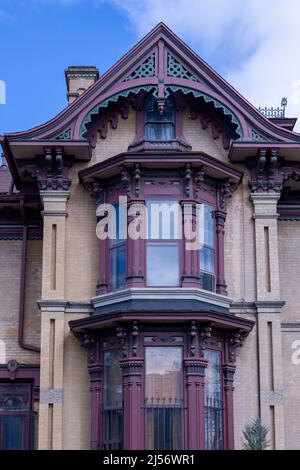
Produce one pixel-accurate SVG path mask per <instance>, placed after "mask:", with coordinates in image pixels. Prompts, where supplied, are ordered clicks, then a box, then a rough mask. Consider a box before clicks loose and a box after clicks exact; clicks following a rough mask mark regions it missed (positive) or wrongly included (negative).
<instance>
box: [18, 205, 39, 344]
mask: <svg viewBox="0 0 300 470" xmlns="http://www.w3.org/2000/svg"><path fill="white" fill-rule="evenodd" d="M22 202H23V201H22ZM22 209H23V207H22V204H21V212H23V211H22ZM27 238H28V227H27V225H26V224H25V223H24V225H23V240H22V257H21V279H20V297H19V328H18V342H19V346H20V347H21V348H22V349H27V350H28V351H34V352H40V348H38V347H37V346H32V345H30V344H26V343H25V342H24V317H25V281H26V255H27Z"/></svg>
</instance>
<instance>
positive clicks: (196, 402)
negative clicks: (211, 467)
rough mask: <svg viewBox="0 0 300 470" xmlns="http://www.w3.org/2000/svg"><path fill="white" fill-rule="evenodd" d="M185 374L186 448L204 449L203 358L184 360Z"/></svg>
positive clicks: (205, 365) (205, 364) (204, 366)
mask: <svg viewBox="0 0 300 470" xmlns="http://www.w3.org/2000/svg"><path fill="white" fill-rule="evenodd" d="M184 366H185V374H186V390H185V395H186V404H185V406H186V409H187V412H186V415H187V416H186V432H185V435H186V449H187V450H196V449H197V450H202V449H205V411H204V387H205V368H206V367H207V362H206V361H204V360H203V359H198V360H197V359H195V358H193V359H192V358H191V359H190V358H189V359H186V360H185V361H184Z"/></svg>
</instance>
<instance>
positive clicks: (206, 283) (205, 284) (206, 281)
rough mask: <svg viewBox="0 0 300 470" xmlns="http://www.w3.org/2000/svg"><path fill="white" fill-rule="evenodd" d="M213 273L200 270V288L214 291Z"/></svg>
mask: <svg viewBox="0 0 300 470" xmlns="http://www.w3.org/2000/svg"><path fill="white" fill-rule="evenodd" d="M215 279H216V277H215V275H214V274H209V273H206V272H204V271H201V280H202V289H204V290H207V291H209V292H215Z"/></svg>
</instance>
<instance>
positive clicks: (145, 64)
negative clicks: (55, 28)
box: [0, 24, 300, 450]
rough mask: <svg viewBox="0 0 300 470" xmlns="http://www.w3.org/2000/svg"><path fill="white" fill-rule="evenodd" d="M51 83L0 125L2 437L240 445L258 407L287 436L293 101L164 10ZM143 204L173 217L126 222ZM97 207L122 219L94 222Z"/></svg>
mask: <svg viewBox="0 0 300 470" xmlns="http://www.w3.org/2000/svg"><path fill="white" fill-rule="evenodd" d="M66 82H67V91H68V93H67V96H68V106H67V107H66V108H65V109H64V110H63V111H62V112H61V113H60V114H59V115H57V116H56V117H55V118H53V119H52V120H51V121H49V122H47V123H45V124H42V125H40V126H38V127H36V128H34V129H31V130H28V131H24V132H18V133H11V134H7V135H4V136H1V137H0V140H1V145H2V151H3V158H2V166H1V168H0V260H1V272H0V275H1V282H0V299H1V302H0V448H2V449H5V448H10V449H32V448H38V449H159V450H162V449H200V450H201V449H239V448H241V438H242V431H243V429H244V427H245V425H246V424H247V423H249V421H251V420H253V419H254V418H256V417H257V416H260V417H261V418H262V420H263V422H264V423H265V424H267V425H268V426H269V429H270V434H269V436H270V447H271V448H273V449H284V448H287V449H297V448H298V449H299V448H300V439H299V435H300V424H299V422H300V420H299V419H298V414H299V416H300V412H299V392H300V369H299V367H300V365H299V366H297V360H293V353H294V356H295V351H296V348H297V341H298V340H299V339H300V316H299V315H300V312H299V311H298V307H299V304H300V290H299V288H298V283H299V281H298V279H299V276H300V267H299V263H298V259H297V256H298V252H299V248H300V238H299V236H300V222H299V221H300V182H299V180H300V135H299V134H297V133H296V132H294V131H293V128H294V125H295V122H296V120H295V119H288V118H286V117H284V116H283V115H282V116H280V115H278V116H277V117H271V118H268V117H267V116H264V115H262V114H261V113H260V112H259V111H258V110H257V109H255V108H254V107H253V106H252V105H251V104H250V103H249V102H248V101H246V100H245V99H244V98H243V97H242V96H241V95H240V94H239V93H238V92H237V91H236V90H235V89H233V88H232V87H231V86H230V85H229V84H228V83H227V82H226V81H225V80H223V79H222V78H221V77H220V76H219V75H218V74H217V73H216V72H215V71H214V70H212V69H211V68H210V67H209V66H208V65H207V64H206V63H205V62H204V61H203V60H202V59H201V58H199V57H198V56H197V55H196V54H195V53H194V52H193V51H192V50H191V49H190V48H189V47H188V46H186V45H185V44H184V43H183V42H182V41H181V40H180V39H179V38H178V37H176V36H175V35H174V33H173V32H172V31H171V30H169V29H168V28H167V27H166V26H165V25H164V24H159V25H158V26H157V27H156V28H155V29H154V30H152V31H151V32H150V33H149V34H148V35H147V36H146V37H145V38H144V39H142V40H141V41H140V42H139V43H138V44H137V45H136V46H135V47H134V48H133V49H131V50H130V51H129V52H128V53H127V54H126V55H125V56H124V57H123V58H122V59H120V60H119V61H118V62H117V63H116V64H115V65H114V66H113V67H112V68H111V69H110V70H108V71H107V72H106V73H105V74H104V75H102V76H99V72H98V70H97V69H96V68H95V67H79V66H74V67H69V68H68V69H67V70H66ZM120 201H123V202H122V204H120ZM124 201H125V202H124ZM155 204H163V205H164V207H165V209H167V217H169V216H170V221H171V222H170V224H171V231H170V233H169V235H168V236H165V235H164V233H163V227H162V226H163V222H164V219H165V216H161V215H158V217H157V218H156V219H155V226H156V228H157V231H158V236H156V237H155V236H152V234H151V233H150V232H149V230H148V229H147V230H146V234H145V236H144V237H141V236H140V237H130V236H127V231H126V224H127V225H128V227H129V225H130V224H135V226H136V227H137V231H140V232H141V231H142V230H143V227H142V222H141V214H143V213H144V211H145V207H146V208H147V209H148V219H147V221H148V222H149V211H150V213H151V214H152V212H151V208H152V207H153V206H154V205H155ZM174 204H176V205H177V206H178V207H179V208H180V209H182V211H183V213H184V217H183V220H187V219H188V220H189V221H190V223H191V226H196V225H195V220H196V215H197V214H198V213H200V214H201V217H200V229H199V231H200V232H201V236H200V238H201V244H200V247H199V249H194V250H189V249H187V243H186V242H187V240H186V239H185V238H186V234H185V232H184V231H183V237H177V236H176V235H175V231H176V230H175V228H176V227H177V222H176V221H177V215H176V214H175V213H172V210H171V206H173V205H174ZM121 206H122V207H121ZM103 207H104V209H103ZM109 207H110V208H111V207H113V208H114V213H115V214H117V228H118V229H120V226H122V227H121V228H122V229H123V232H122V230H121V232H122V234H120V230H117V232H116V233H115V235H114V236H113V237H112V238H105V237H99V236H97V231H98V228H99V226H102V227H106V228H105V230H107V221H108V220H109V217H108V216H109ZM168 209H169V212H168ZM121 212H122V214H123V215H122V216H120V214H121ZM172 214H173V215H172ZM150 222H151V221H150ZM99 224H100V225H99ZM101 224H102V225H101ZM148 225H151V223H150V224H148ZM124 226H125V227H124ZM124 228H125V232H124ZM124 233H125V235H124ZM98 235H99V234H98ZM293 348H294V349H293ZM296 352H297V351H296ZM294 359H295V358H294ZM296 359H297V357H296Z"/></svg>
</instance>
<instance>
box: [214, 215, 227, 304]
mask: <svg viewBox="0 0 300 470" xmlns="http://www.w3.org/2000/svg"><path fill="white" fill-rule="evenodd" d="M215 218H216V253H217V294H222V295H227V285H226V282H225V272H224V236H225V220H226V212H224V211H221V210H217V211H216V212H215Z"/></svg>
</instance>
